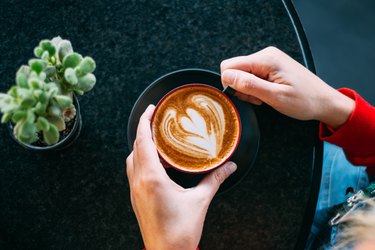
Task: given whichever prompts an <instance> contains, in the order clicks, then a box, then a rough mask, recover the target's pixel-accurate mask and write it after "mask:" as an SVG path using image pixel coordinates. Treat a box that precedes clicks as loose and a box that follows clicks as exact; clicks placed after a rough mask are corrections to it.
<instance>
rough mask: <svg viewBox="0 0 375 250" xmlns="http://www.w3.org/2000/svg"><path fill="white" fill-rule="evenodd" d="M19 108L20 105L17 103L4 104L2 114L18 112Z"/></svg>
mask: <svg viewBox="0 0 375 250" xmlns="http://www.w3.org/2000/svg"><path fill="white" fill-rule="evenodd" d="M18 108H19V105H18V104H16V103H13V102H11V103H2V104H1V107H0V109H1V112H2V113H4V114H5V113H13V112H14V111H15V110H17V109H18Z"/></svg>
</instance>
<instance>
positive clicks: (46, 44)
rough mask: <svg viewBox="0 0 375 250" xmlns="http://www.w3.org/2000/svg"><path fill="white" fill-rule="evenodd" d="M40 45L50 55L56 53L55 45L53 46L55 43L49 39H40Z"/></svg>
mask: <svg viewBox="0 0 375 250" xmlns="http://www.w3.org/2000/svg"><path fill="white" fill-rule="evenodd" d="M39 46H40V47H41V48H42V49H43V50H45V51H48V53H49V56H53V55H54V54H55V53H56V48H55V46H53V44H52V43H51V41H49V40H42V41H40V43H39Z"/></svg>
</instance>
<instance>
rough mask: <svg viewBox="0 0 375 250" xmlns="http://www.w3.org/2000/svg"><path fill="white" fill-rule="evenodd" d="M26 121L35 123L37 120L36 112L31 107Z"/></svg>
mask: <svg viewBox="0 0 375 250" xmlns="http://www.w3.org/2000/svg"><path fill="white" fill-rule="evenodd" d="M26 122H28V123H34V122H35V114H34V111H33V110H31V109H29V110H28V111H27V115H26Z"/></svg>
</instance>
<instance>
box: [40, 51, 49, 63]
mask: <svg viewBox="0 0 375 250" xmlns="http://www.w3.org/2000/svg"><path fill="white" fill-rule="evenodd" d="M48 58H49V53H48V51H44V52H43V54H42V56H41V57H40V59H42V60H43V61H48Z"/></svg>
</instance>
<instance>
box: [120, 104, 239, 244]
mask: <svg viewBox="0 0 375 250" xmlns="http://www.w3.org/2000/svg"><path fill="white" fill-rule="evenodd" d="M154 109H155V107H154V106H151V105H150V106H149V107H148V108H147V110H146V111H145V113H144V114H143V115H142V117H141V118H140V121H139V124H138V130H137V137H136V140H135V142H134V151H133V152H132V153H131V154H130V155H129V157H128V158H127V160H126V172H127V176H128V179H129V186H130V198H131V202H132V206H133V209H134V212H135V215H136V217H137V220H138V223H139V227H140V230H141V233H142V237H143V240H144V244H145V246H146V249H147V250H152V249H163V250H168V249H194V250H195V249H196V248H197V246H198V243H199V240H200V238H201V234H202V229H203V224H204V219H205V216H206V213H207V209H208V206H209V204H210V202H211V200H212V198H213V197H214V195H215V193H216V192H217V190H218V189H219V186H220V184H221V183H222V182H223V181H224V180H225V179H226V178H227V177H228V176H229V175H231V174H232V173H233V172H234V171H235V170H236V168H237V167H236V165H235V164H234V163H233V162H227V163H226V164H224V165H223V166H222V167H220V168H218V169H216V170H214V171H213V172H211V173H210V174H208V175H207V176H206V177H205V178H204V179H203V180H202V181H201V182H200V183H199V185H198V186H196V187H193V188H188V189H184V188H182V187H181V186H179V185H177V184H176V183H175V182H173V181H172V180H171V179H170V178H169V176H168V175H167V173H166V172H165V169H164V168H163V166H162V165H161V164H160V161H159V157H158V153H157V150H156V146H155V144H154V142H153V140H152V135H151V128H150V120H151V116H152V113H153V111H154Z"/></svg>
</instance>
